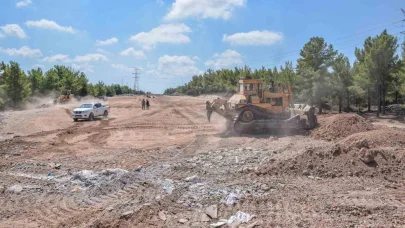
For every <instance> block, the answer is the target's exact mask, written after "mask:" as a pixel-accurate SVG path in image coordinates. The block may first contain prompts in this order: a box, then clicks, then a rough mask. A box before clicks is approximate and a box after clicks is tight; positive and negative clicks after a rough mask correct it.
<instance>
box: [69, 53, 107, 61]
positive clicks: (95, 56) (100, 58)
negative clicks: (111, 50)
mask: <svg viewBox="0 0 405 228" xmlns="http://www.w3.org/2000/svg"><path fill="white" fill-rule="evenodd" d="M73 61H74V62H96V61H108V58H107V57H106V56H105V55H102V54H98V53H94V54H86V55H81V56H76V57H75V58H74V59H73Z"/></svg>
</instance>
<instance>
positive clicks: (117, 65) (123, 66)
mask: <svg viewBox="0 0 405 228" xmlns="http://www.w3.org/2000/svg"><path fill="white" fill-rule="evenodd" d="M111 67H113V68H115V69H118V70H121V71H125V72H132V68H131V67H129V66H126V65H124V64H111Z"/></svg>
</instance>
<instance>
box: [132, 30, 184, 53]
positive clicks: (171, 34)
mask: <svg viewBox="0 0 405 228" xmlns="http://www.w3.org/2000/svg"><path fill="white" fill-rule="evenodd" d="M189 32H192V31H191V29H190V28H189V27H188V26H186V25H185V24H162V25H160V26H159V27H156V28H154V29H152V30H150V31H149V32H141V33H138V34H136V35H133V36H131V38H129V40H130V41H135V42H137V43H138V44H139V45H140V46H142V48H143V49H146V50H148V49H151V48H154V47H155V46H156V44H158V43H169V44H180V43H189V42H190V38H189V37H188V36H187V35H185V33H189Z"/></svg>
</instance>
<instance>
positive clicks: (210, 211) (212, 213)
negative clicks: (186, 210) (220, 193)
mask: <svg viewBox="0 0 405 228" xmlns="http://www.w3.org/2000/svg"><path fill="white" fill-rule="evenodd" d="M205 213H206V214H207V215H208V216H209V217H210V218H212V219H216V218H218V207H217V205H215V204H214V205H211V206H209V207H207V208H206V209H205Z"/></svg>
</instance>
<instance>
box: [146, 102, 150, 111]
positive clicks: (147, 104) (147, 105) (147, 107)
mask: <svg viewBox="0 0 405 228" xmlns="http://www.w3.org/2000/svg"><path fill="white" fill-rule="evenodd" d="M149 106H150V104H149V100H146V109H147V110H149Z"/></svg>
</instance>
